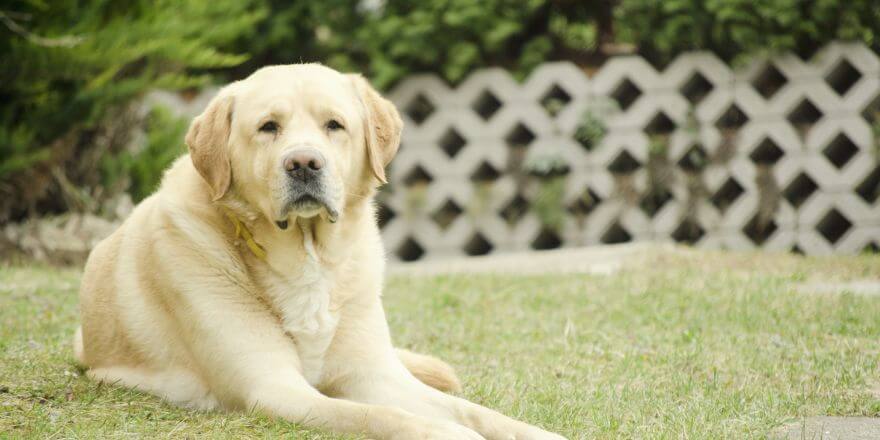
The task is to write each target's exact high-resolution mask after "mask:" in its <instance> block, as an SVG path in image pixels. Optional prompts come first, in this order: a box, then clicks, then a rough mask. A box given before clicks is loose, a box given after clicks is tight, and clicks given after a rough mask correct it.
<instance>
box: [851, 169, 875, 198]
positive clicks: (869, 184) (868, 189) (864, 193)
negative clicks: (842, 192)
mask: <svg viewBox="0 0 880 440" xmlns="http://www.w3.org/2000/svg"><path fill="white" fill-rule="evenodd" d="M856 193H857V194H858V195H859V197H861V198H862V199H864V200H865V201H866V202H868V203H869V204H874V202H876V201H877V199H878V198H880V167H877V168H874V171H871V174H868V177H865V180H863V181H862V183H860V184H859V186H857V187H856Z"/></svg>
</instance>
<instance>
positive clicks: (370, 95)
mask: <svg viewBox="0 0 880 440" xmlns="http://www.w3.org/2000/svg"><path fill="white" fill-rule="evenodd" d="M348 76H349V77H350V78H351V80H352V82H354V86H355V89H356V90H357V92H358V94H359V95H360V98H361V102H362V103H363V104H364V108H365V110H366V115H365V119H366V121H365V123H364V131H365V132H366V133H365V134H366V138H367V139H366V144H367V156H368V157H369V160H370V167H371V168H372V170H373V175H375V176H376V178H377V179H379V182H380V183H388V180H387V179H386V178H385V167H386V166H387V165H388V163H389V162H391V159H393V158H394V155H395V154H396V153H397V148H398V147H400V132H401V130H403V121H402V120H401V119H400V114H399V113H397V108H395V107H394V104H392V103H391V101H389V100H387V99H385V98H383V97H382V96H380V95H379V93H378V92H376V90H375V89H373V87H372V86H371V85H370V83H369V82H367V80H366V79H364V77H363V76H361V75H358V74H349V75H348Z"/></svg>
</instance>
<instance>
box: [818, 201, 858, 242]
mask: <svg viewBox="0 0 880 440" xmlns="http://www.w3.org/2000/svg"><path fill="white" fill-rule="evenodd" d="M851 227H852V223H850V221H849V220H847V219H846V217H844V216H843V215H842V214H841V213H840V212H838V211H837V210H836V209H834V208H832V209H831V211H828V213H827V214H825V217H822V220H819V223H818V224H816V230H817V231H819V233H820V234H822V236H823V237H825V239H826V240H828V242H829V243H831V244H834V243H837V241H838V240H840V239H841V237H843V234H846V231H849V229H850V228H851Z"/></svg>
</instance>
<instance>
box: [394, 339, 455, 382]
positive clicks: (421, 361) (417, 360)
mask: <svg viewBox="0 0 880 440" xmlns="http://www.w3.org/2000/svg"><path fill="white" fill-rule="evenodd" d="M396 350H397V357H398V358H400V361H401V362H403V365H404V366H405V367H406V369H407V370H409V372H410V373H412V375H413V376H415V377H416V379H418V380H420V381H421V382H422V383H424V384H425V385H428V386H430V387H431V388H435V389H438V390H440V391H443V392H444V393H458V392H461V381H459V380H458V376H456V375H455V370H453V369H452V367H451V366H450V365H449V364H447V363H446V362H443V361H441V360H440V359H437V358H435V357H433V356H428V355H425V354H419V353H413V352H411V351H409V350H404V349H402V348H398V349H396Z"/></svg>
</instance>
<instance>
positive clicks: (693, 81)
mask: <svg viewBox="0 0 880 440" xmlns="http://www.w3.org/2000/svg"><path fill="white" fill-rule="evenodd" d="M713 88H714V87H713V86H712V83H710V82H709V80H707V79H706V77H705V76H703V74H701V73H700V72H694V74H693V75H691V77H690V78H689V79H688V80H687V81H686V82H685V83H684V85H682V86H681V89H679V91H680V92H681V94H682V95H684V97H685V98H687V100H688V101H690V103H691V105H697V104H699V103H700V101H702V100H703V98H705V97H706V95H708V94H709V93H712V89H713Z"/></svg>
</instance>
